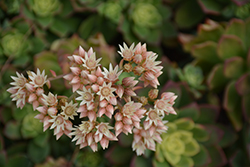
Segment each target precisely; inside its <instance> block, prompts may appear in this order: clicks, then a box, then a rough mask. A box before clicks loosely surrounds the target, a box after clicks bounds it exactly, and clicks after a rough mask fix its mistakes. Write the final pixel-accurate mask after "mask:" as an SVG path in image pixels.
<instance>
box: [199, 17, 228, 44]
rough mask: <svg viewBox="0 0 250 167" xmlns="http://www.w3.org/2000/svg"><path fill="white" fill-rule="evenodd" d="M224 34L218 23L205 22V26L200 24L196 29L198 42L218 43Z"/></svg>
mask: <svg viewBox="0 0 250 167" xmlns="http://www.w3.org/2000/svg"><path fill="white" fill-rule="evenodd" d="M223 33H224V28H223V26H222V25H221V24H219V23H218V22H215V21H213V20H207V21H206V23H205V24H201V25H200V26H199V29H198V39H197V40H198V41H200V42H206V41H213V42H216V43H217V42H218V41H219V39H220V38H221V35H222V34H223Z"/></svg>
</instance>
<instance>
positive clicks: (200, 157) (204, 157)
mask: <svg viewBox="0 0 250 167" xmlns="http://www.w3.org/2000/svg"><path fill="white" fill-rule="evenodd" d="M192 159H193V161H194V166H195V167H197V166H205V165H206V164H208V163H209V162H210V156H209V154H208V151H207V149H206V148H205V147H204V146H203V145H201V144H200V152H199V153H198V154H196V155H195V156H193V157H192Z"/></svg>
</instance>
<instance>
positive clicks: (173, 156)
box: [163, 150, 181, 165]
mask: <svg viewBox="0 0 250 167" xmlns="http://www.w3.org/2000/svg"><path fill="white" fill-rule="evenodd" d="M163 154H164V156H165V158H166V159H167V161H168V162H169V163H170V164H171V165H176V164H177V163H178V162H179V161H180V159H181V156H180V155H176V154H173V153H171V152H169V151H166V150H165V151H163Z"/></svg>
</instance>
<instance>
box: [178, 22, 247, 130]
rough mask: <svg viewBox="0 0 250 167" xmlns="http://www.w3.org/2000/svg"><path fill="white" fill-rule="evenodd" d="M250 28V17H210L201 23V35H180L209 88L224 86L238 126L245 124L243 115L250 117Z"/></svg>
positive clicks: (229, 109) (230, 112) (230, 114)
mask: <svg viewBox="0 0 250 167" xmlns="http://www.w3.org/2000/svg"><path fill="white" fill-rule="evenodd" d="M249 30H250V19H247V20H245V21H244V20H240V19H232V20H231V21H230V22H229V23H218V22H215V21H212V20H207V21H206V23H205V24H201V25H200V26H199V29H198V34H197V36H189V35H187V36H186V35H181V36H180V40H181V41H182V42H183V47H184V49H185V50H186V51H188V52H190V53H191V54H192V56H193V57H194V58H195V60H194V64H195V65H196V66H199V67H201V68H202V70H203V72H204V74H205V76H206V83H207V85H208V88H209V89H210V90H212V91H214V92H222V90H224V98H223V107H224V109H225V110H226V111H227V114H228V117H229V119H230V120H231V121H232V123H233V125H234V127H235V129H236V130H240V129H242V126H243V122H242V118H241V116H240V115H242V114H243V115H244V116H245V119H246V121H248V122H249V120H250V119H249V118H250V114H249V103H247V101H249V98H250V97H249V91H250V89H249V87H250V82H249V78H250V74H249V48H250V42H249V39H248V38H246V37H247V36H249V35H250V33H249V32H250V31H249ZM239 109H240V110H241V111H243V112H242V113H240V112H239Z"/></svg>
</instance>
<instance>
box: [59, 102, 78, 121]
mask: <svg viewBox="0 0 250 167" xmlns="http://www.w3.org/2000/svg"><path fill="white" fill-rule="evenodd" d="M76 106H77V103H75V104H73V102H72V101H71V102H70V103H68V102H66V103H65V106H61V107H62V110H63V112H62V113H61V114H62V115H64V116H65V118H66V119H68V118H71V119H73V120H74V116H76V115H77V113H76V110H77V107H76Z"/></svg>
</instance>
